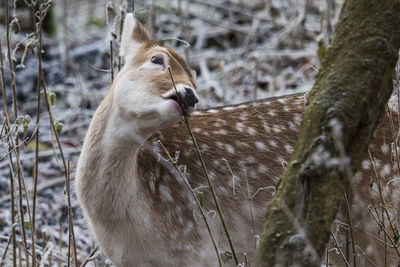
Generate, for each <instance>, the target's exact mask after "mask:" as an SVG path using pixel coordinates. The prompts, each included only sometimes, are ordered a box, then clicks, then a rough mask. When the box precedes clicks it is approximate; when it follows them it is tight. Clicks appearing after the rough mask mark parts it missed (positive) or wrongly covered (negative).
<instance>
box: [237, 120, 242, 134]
mask: <svg viewBox="0 0 400 267" xmlns="http://www.w3.org/2000/svg"><path fill="white" fill-rule="evenodd" d="M243 127H244V125H243V123H241V122H237V123H236V130H238V131H239V132H243Z"/></svg>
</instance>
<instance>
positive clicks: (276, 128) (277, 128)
mask: <svg viewBox="0 0 400 267" xmlns="http://www.w3.org/2000/svg"><path fill="white" fill-rule="evenodd" d="M272 131H273V132H274V133H281V132H282V130H281V129H280V128H279V127H278V126H276V125H274V127H273V128H272Z"/></svg>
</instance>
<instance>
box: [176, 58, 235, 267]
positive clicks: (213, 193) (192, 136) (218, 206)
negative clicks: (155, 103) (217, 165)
mask: <svg viewBox="0 0 400 267" xmlns="http://www.w3.org/2000/svg"><path fill="white" fill-rule="evenodd" d="M168 71H169V75H170V77H171V80H172V84H173V85H174V89H175V93H176V95H177V98H178V100H179V102H180V103H179V104H180V106H181V107H182V108H183V106H184V103H183V100H182V97H181V95H180V94H179V92H178V90H177V89H176V85H175V81H174V77H173V76H172V72H171V68H170V67H169V66H168ZM182 110H184V109H182ZM187 117H188V116H187V114H185V112H184V116H183V118H184V122H185V125H186V128H187V130H188V132H189V135H190V138H191V139H192V141H193V144H194V147H195V150H196V153H197V156H198V157H199V160H200V163H201V167H202V169H203V172H204V176H205V178H206V180H207V183H208V186H209V187H210V191H211V195H212V197H213V200H214V204H215V206H216V208H217V211H218V215H219V218H220V219H221V223H222V227H223V228H224V231H225V234H226V237H227V238H228V242H229V246H230V248H231V250H232V255H233V258H234V260H235V263H236V265H238V264H239V260H238V258H237V255H236V252H235V249H234V247H233V242H232V238H231V235H230V234H229V231H228V227H227V225H226V222H225V219H224V215H223V214H222V209H221V206H220V204H219V202H218V199H217V195H216V194H215V190H214V186H213V185H212V183H211V179H210V177H209V175H208V171H207V168H206V165H205V162H204V159H203V156H202V154H201V152H200V148H199V146H198V144H197V141H196V138H195V137H194V135H193V131H192V128H191V127H190V124H189V120H188V118H187Z"/></svg>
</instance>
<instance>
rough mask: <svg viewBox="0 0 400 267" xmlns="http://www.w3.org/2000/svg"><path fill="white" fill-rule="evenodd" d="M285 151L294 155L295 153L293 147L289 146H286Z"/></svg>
mask: <svg viewBox="0 0 400 267" xmlns="http://www.w3.org/2000/svg"><path fill="white" fill-rule="evenodd" d="M285 150H286V152H288V153H292V152H293V147H292V146H291V145H289V144H286V145H285Z"/></svg>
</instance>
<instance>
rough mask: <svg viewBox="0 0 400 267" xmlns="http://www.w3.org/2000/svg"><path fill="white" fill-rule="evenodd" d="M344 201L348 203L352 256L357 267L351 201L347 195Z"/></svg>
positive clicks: (354, 266)
mask: <svg viewBox="0 0 400 267" xmlns="http://www.w3.org/2000/svg"><path fill="white" fill-rule="evenodd" d="M344 199H345V202H346V211H347V216H348V219H349V226H350V237H351V247H352V254H353V267H356V266H357V265H356V263H357V254H356V248H355V242H354V231H353V223H352V220H351V212H350V204H349V199H348V198H347V194H346V193H345V194H344Z"/></svg>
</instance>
